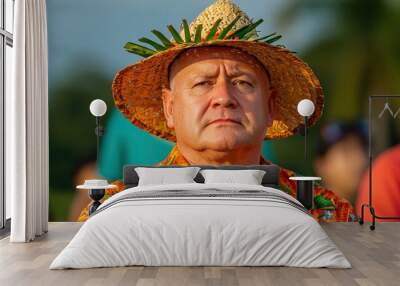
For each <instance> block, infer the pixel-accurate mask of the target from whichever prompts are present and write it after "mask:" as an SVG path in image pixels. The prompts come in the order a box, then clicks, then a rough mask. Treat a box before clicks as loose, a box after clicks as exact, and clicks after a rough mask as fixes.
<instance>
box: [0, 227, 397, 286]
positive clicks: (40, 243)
mask: <svg viewBox="0 0 400 286" xmlns="http://www.w3.org/2000/svg"><path fill="white" fill-rule="evenodd" d="M80 226H81V224H79V223H50V226H49V233H48V234H47V235H45V236H43V237H42V238H39V239H37V240H35V241H34V242H32V243H20V244H19V243H18V244H16V243H9V239H8V238H5V239H2V240H0V285H1V286H6V285H7V286H8V285H12V286H17V285H32V286H33V285H55V286H61V285H68V286H75V285H140V286H147V285H149V286H150V285H167V286H178V285H229V286H231V285H256V286H261V285H290V286H292V285H296V286H297V285H346V286H347V285H348V286H350V285H384V286H390V285H400V223H380V224H378V225H377V228H376V230H375V231H370V230H369V228H368V225H364V226H360V225H358V224H356V223H332V224H325V225H323V228H324V229H325V230H326V231H327V233H328V234H329V236H330V237H331V238H332V240H334V241H335V242H336V244H337V245H338V247H339V248H340V249H341V250H342V251H343V253H344V254H345V255H346V257H347V258H348V259H349V261H350V262H351V264H352V265H353V268H352V269H348V270H341V269H305V268H289V267H121V268H100V269H86V270H48V267H49V265H50V263H51V261H52V260H53V259H54V258H55V256H56V255H57V254H58V253H59V252H60V251H61V250H62V249H63V247H65V245H66V244H67V243H68V241H69V240H70V239H71V238H72V237H73V235H74V234H75V233H76V231H77V230H78V229H79V227H80Z"/></svg>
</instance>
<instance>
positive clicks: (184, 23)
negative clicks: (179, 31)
mask: <svg viewBox="0 0 400 286" xmlns="http://www.w3.org/2000/svg"><path fill="white" fill-rule="evenodd" d="M182 26H183V31H184V32H185V42H186V43H190V42H191V41H192V39H191V38H190V29H189V24H188V22H187V21H186V19H183V20H182Z"/></svg>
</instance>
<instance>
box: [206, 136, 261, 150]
mask: <svg viewBox="0 0 400 286" xmlns="http://www.w3.org/2000/svg"><path fill="white" fill-rule="evenodd" d="M200 141H201V145H202V146H204V147H205V148H206V149H211V150H214V151H217V152H231V151H234V150H237V149H239V148H242V147H245V146H248V145H253V144H254V142H250V141H252V140H250V138H249V136H248V134H240V133H239V134H238V133H233V134H230V133H227V134H224V133H221V134H213V135H209V136H207V137H206V138H204V139H203V140H200ZM252 143H253V144H252Z"/></svg>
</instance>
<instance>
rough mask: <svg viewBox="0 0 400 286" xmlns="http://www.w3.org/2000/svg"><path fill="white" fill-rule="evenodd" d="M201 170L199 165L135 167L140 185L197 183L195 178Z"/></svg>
mask: <svg viewBox="0 0 400 286" xmlns="http://www.w3.org/2000/svg"><path fill="white" fill-rule="evenodd" d="M199 170H200V168H199V167H184V168H146V167H137V168H135V171H136V173H137V174H138V176H139V183H138V185H139V186H148V185H165V184H185V183H195V181H194V180H193V179H194V178H195V177H196V175H197V173H198V172H199Z"/></svg>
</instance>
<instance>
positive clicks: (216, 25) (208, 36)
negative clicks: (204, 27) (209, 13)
mask: <svg viewBox="0 0 400 286" xmlns="http://www.w3.org/2000/svg"><path fill="white" fill-rule="evenodd" d="M221 21H222V19H218V20H217V21H215V23H214V25H213V26H212V27H211V29H210V32H209V33H208V35H207V37H206V41H210V40H212V39H213V38H214V36H215V33H216V32H217V29H218V26H219V24H220V23H221Z"/></svg>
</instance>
